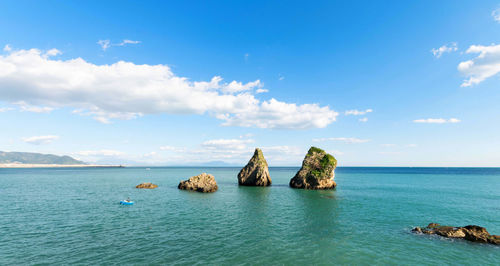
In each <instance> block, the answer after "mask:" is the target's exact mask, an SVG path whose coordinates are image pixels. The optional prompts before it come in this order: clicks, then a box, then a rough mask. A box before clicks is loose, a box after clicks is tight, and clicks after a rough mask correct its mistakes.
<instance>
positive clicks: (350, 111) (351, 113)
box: [344, 109, 373, 115]
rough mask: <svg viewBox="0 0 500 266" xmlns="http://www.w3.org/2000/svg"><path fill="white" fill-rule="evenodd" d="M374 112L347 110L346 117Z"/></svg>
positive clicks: (370, 110)
mask: <svg viewBox="0 0 500 266" xmlns="http://www.w3.org/2000/svg"><path fill="white" fill-rule="evenodd" d="M371 112H373V110H372V109H366V110H364V111H363V110H361V111H360V110H347V111H345V112H344V114H345V115H366V114H367V113H371Z"/></svg>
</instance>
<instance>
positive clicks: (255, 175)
mask: <svg viewBox="0 0 500 266" xmlns="http://www.w3.org/2000/svg"><path fill="white" fill-rule="evenodd" d="M238 184H240V185H242V186H261V187H265V186H270V185H271V176H270V175H269V169H268V167H267V162H266V159H265V158H264V154H262V151H261V150H260V149H259V148H256V149H255V152H254V154H253V156H252V158H251V159H250V161H248V163H247V165H246V166H245V167H243V169H241V171H240V173H239V174H238Z"/></svg>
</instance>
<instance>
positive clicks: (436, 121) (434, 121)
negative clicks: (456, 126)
mask: <svg viewBox="0 0 500 266" xmlns="http://www.w3.org/2000/svg"><path fill="white" fill-rule="evenodd" d="M413 122H414V123H428V124H445V123H452V124H453V123H459V122H460V120H459V119H456V118H450V119H444V118H426V119H416V120H413Z"/></svg>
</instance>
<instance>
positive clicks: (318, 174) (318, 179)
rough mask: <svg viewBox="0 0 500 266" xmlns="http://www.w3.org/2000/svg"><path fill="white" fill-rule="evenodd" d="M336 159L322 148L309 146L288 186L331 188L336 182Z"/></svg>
mask: <svg viewBox="0 0 500 266" xmlns="http://www.w3.org/2000/svg"><path fill="white" fill-rule="evenodd" d="M336 167H337V160H336V159H335V157H333V156H332V155H330V154H328V153H326V152H325V151H324V150H322V149H319V148H316V147H311V148H310V149H309V151H308V152H307V154H306V157H305V158H304V161H302V167H301V168H300V170H299V171H298V172H297V174H295V176H294V177H293V178H292V179H291V180H290V186H291V187H293V188H303V189H333V188H335V187H336V186H337V183H335V181H333V179H334V178H335V168H336Z"/></svg>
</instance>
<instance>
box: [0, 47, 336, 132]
mask: <svg viewBox="0 0 500 266" xmlns="http://www.w3.org/2000/svg"><path fill="white" fill-rule="evenodd" d="M45 55H46V54H43V53H42V52H41V51H40V50H38V49H31V50H18V51H12V52H10V53H9V54H7V55H0V100H3V101H7V102H16V101H23V102H24V103H26V104H29V105H32V106H46V107H48V108H58V107H72V108H76V109H81V110H80V114H84V115H91V116H93V117H94V118H95V119H97V120H99V121H101V122H104V123H107V122H110V119H132V118H135V117H138V116H141V115H144V114H157V113H168V114H209V115H211V116H214V117H216V118H217V119H220V120H222V121H223V125H225V126H241V127H259V128H284V129H307V128H324V127H326V126H328V125H329V124H330V123H332V122H334V121H335V120H336V117H337V115H338V113H337V112H335V111H333V110H331V109H330V108H329V107H328V106H324V107H321V106H319V105H318V104H301V105H297V104H295V103H286V102H281V101H278V100H276V99H270V100H265V101H261V100H259V99H257V98H256V97H255V95H254V94H253V93H252V92H251V90H252V89H253V88H254V87H259V86H260V84H261V83H260V81H259V80H256V81H253V82H249V83H246V84H244V83H241V82H237V81H233V82H230V83H222V78H221V77H214V78H212V80H210V81H201V82H192V81H189V79H187V78H185V77H179V76H176V75H175V74H174V73H173V72H172V71H171V70H170V68H169V67H168V66H166V65H146V64H143V65H136V64H134V63H131V62H124V61H119V62H117V63H114V64H111V65H96V64H92V63H89V62H87V61H85V60H83V59H82V58H75V59H69V60H52V59H51V58H50V55H49V56H47V57H46V56H45ZM46 110H47V111H48V109H46Z"/></svg>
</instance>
